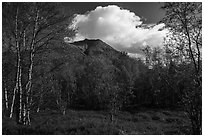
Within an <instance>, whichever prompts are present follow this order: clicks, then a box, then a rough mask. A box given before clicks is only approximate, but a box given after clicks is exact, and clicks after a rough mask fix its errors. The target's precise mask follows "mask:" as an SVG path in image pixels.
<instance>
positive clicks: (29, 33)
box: [3, 3, 69, 125]
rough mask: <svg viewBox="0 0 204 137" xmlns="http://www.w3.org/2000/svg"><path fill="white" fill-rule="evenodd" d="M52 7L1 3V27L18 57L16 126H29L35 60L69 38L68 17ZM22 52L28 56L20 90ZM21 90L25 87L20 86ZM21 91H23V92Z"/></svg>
mask: <svg viewBox="0 0 204 137" xmlns="http://www.w3.org/2000/svg"><path fill="white" fill-rule="evenodd" d="M56 5H57V4H55V3H4V4H3V24H4V26H5V28H4V29H7V33H10V34H12V37H13V39H14V40H15V48H16V50H15V52H16V55H17V61H16V62H17V65H16V70H17V71H16V84H15V87H14V90H13V98H12V103H11V111H10V118H12V117H13V111H14V107H15V105H14V104H16V107H15V110H16V116H17V122H18V123H20V124H24V125H30V124H31V122H30V109H31V105H32V100H33V99H32V96H33V94H34V93H33V89H32V86H33V69H34V64H35V56H36V54H37V53H38V52H39V50H41V49H42V48H43V47H46V46H48V45H51V44H54V43H55V42H56V41H59V40H61V41H62V40H63V36H64V34H66V35H67V34H68V33H69V31H67V26H68V23H69V17H68V16H65V15H61V13H60V11H59V10H58V9H57V6H56ZM22 51H24V52H26V53H29V57H27V58H29V63H28V70H27V74H25V76H27V80H26V81H27V82H26V81H25V82H24V83H26V84H25V87H22V70H21V69H22V65H21V58H22V56H21V54H22ZM23 86H24V85H23ZM23 90H24V91H23Z"/></svg>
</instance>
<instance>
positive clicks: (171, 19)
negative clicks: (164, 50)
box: [162, 2, 202, 134]
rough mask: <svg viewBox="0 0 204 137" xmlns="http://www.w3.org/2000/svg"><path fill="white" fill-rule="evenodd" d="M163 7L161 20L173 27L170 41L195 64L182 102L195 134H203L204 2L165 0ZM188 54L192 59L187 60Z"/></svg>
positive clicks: (188, 62)
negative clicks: (203, 64)
mask: <svg viewBox="0 0 204 137" xmlns="http://www.w3.org/2000/svg"><path fill="white" fill-rule="evenodd" d="M162 8H163V9H164V10H165V11H166V15H165V17H164V18H163V20H162V22H163V23H165V25H166V27H167V28H168V29H169V30H170V37H169V38H168V42H167V44H169V45H172V47H175V48H176V49H177V51H180V52H181V53H182V55H183V57H184V59H185V62H186V63H187V64H190V65H191V64H192V65H193V66H194V69H191V73H189V74H187V75H189V77H191V82H190V85H189V86H188V87H186V88H185V96H183V103H184V106H186V107H185V108H186V111H187V112H188V116H189V118H190V120H191V124H192V131H193V134H201V131H202V130H201V122H202V119H201V117H202V115H201V112H202V109H201V108H202V107H201V100H202V96H201V91H202V90H201V80H202V79H201V77H202V76H201V48H202V3H199V2H197V3H196V2H191V3H190V2H180V3H173V2H172V3H165V4H164V6H163V7H162ZM186 53H187V54H186ZM188 58H189V59H190V61H189V60H186V59H188ZM183 76H184V75H183Z"/></svg>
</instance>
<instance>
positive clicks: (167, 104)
mask: <svg viewBox="0 0 204 137" xmlns="http://www.w3.org/2000/svg"><path fill="white" fill-rule="evenodd" d="M2 5H3V9H2V11H3V17H2V23H3V31H2V36H3V38H2V39H3V43H2V44H3V53H2V56H3V59H2V71H3V73H2V79H3V84H2V92H3V93H2V95H3V103H2V105H3V107H2V109H3V117H10V118H13V117H15V119H16V122H17V123H19V124H23V125H31V124H32V121H30V113H38V112H40V111H45V110H56V111H58V112H60V113H62V114H63V115H65V114H66V112H67V110H68V109H86V110H105V111H109V112H110V118H111V120H112V121H113V120H114V116H115V114H116V113H117V112H118V111H130V112H131V111H134V110H136V109H138V108H140V107H147V108H148V107H150V108H151V107H154V108H173V109H176V108H179V109H182V110H184V111H186V112H187V114H188V117H189V119H190V120H191V124H192V134H201V131H202V130H201V121H202V120H201V116H202V114H201V113H202V112H201V110H202V109H201V107H202V104H201V102H202V101H201V100H202V96H201V91H202V90H201V89H202V88H201V83H202V82H201V81H202V76H201V73H202V72H201V70H202V69H201V68H202V65H201V61H202V60H201V46H202V41H201V39H202V32H201V30H202V24H201V21H202V18H201V3H165V5H164V6H163V9H164V10H166V16H165V18H164V19H163V20H162V22H164V23H165V24H166V26H167V28H168V29H169V30H170V33H169V35H168V38H166V40H165V42H164V46H163V47H162V48H151V46H147V47H145V48H144V49H142V50H143V53H144V55H145V59H144V60H141V59H136V58H130V57H129V56H128V55H127V53H125V52H119V51H116V50H114V49H113V48H112V47H110V46H109V45H107V44H105V43H104V42H102V41H101V40H87V39H86V40H84V41H81V42H78V43H77V42H75V43H65V42H64V37H65V36H70V37H72V36H74V30H69V29H67V25H69V23H71V22H70V20H71V18H72V17H73V16H68V17H67V16H65V15H62V14H63V13H62V12H61V11H59V10H58V5H57V4H53V3H49V4H47V3H46V4H45V3H3V4H2ZM67 115H69V114H67Z"/></svg>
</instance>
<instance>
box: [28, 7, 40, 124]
mask: <svg viewBox="0 0 204 137" xmlns="http://www.w3.org/2000/svg"><path fill="white" fill-rule="evenodd" d="M38 12H39V10H38V9H37V7H36V16H35V25H34V27H33V36H32V41H31V45H30V66H29V71H28V82H27V84H26V122H25V124H26V125H30V124H31V122H30V107H31V104H32V73H33V65H34V60H33V59H34V56H35V54H34V44H35V39H36V32H37V26H38V18H39V15H38V14H39V13H38Z"/></svg>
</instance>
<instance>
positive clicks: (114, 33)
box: [70, 5, 167, 55]
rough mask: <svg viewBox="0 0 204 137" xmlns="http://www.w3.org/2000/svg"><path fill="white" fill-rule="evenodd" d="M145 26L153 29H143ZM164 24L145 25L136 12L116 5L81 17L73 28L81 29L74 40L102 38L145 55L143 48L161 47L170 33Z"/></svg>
mask: <svg viewBox="0 0 204 137" xmlns="http://www.w3.org/2000/svg"><path fill="white" fill-rule="evenodd" d="M142 25H146V26H152V25H153V27H150V28H149V27H146V28H145V27H140V26H142ZM162 27H164V24H158V25H154V24H143V22H142V21H141V18H140V17H139V16H137V15H136V14H135V13H133V12H131V11H129V10H127V9H122V8H120V7H118V6H116V5H109V6H106V7H101V6H99V7H97V8H96V9H95V10H92V11H90V12H87V13H86V14H84V15H81V14H78V15H76V17H75V18H74V20H73V23H72V25H71V26H70V28H72V29H73V28H74V29H76V30H77V34H76V37H75V38H74V39H73V40H74V41H77V40H82V39H84V38H89V39H101V40H103V41H104V42H106V43H108V44H109V45H111V46H112V47H114V48H115V49H117V50H120V51H126V52H128V53H131V55H133V54H142V53H141V50H140V48H141V47H143V46H145V45H147V44H148V45H150V46H153V47H156V46H161V45H162V41H163V37H164V36H165V34H166V33H167V31H166V30H161V28H162Z"/></svg>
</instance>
